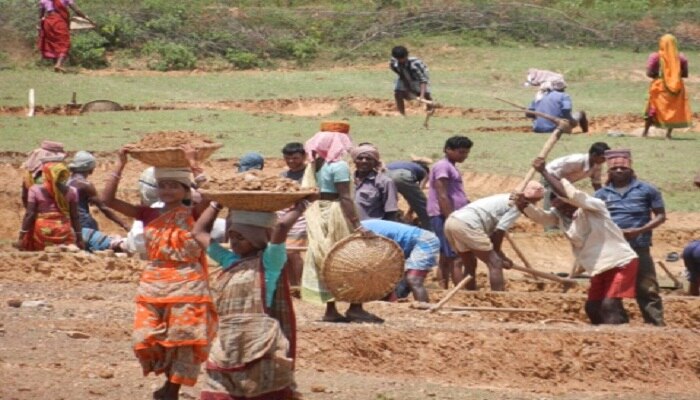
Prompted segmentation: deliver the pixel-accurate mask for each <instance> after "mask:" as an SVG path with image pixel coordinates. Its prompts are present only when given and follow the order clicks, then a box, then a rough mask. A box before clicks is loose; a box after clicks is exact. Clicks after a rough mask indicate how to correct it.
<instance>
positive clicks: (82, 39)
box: [70, 31, 107, 69]
mask: <svg viewBox="0 0 700 400" xmlns="http://www.w3.org/2000/svg"><path fill="white" fill-rule="evenodd" d="M71 39H72V40H71V50H70V60H71V63H72V64H74V65H80V66H82V67H85V68H90V69H98V68H104V67H106V66H107V58H106V56H105V47H104V46H105V45H106V44H107V40H106V39H105V38H103V37H102V36H100V35H99V34H97V33H96V32H93V31H90V32H85V33H79V34H76V35H73V37H72V38H71Z"/></svg>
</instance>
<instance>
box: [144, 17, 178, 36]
mask: <svg viewBox="0 0 700 400" xmlns="http://www.w3.org/2000/svg"><path fill="white" fill-rule="evenodd" d="M181 26H182V19H180V17H178V16H176V15H173V14H164V15H161V16H160V17H158V18H155V19H152V20H150V21H148V22H146V28H148V29H149V30H151V31H153V32H157V33H172V32H176V31H178V30H179V29H180V27H181Z"/></svg>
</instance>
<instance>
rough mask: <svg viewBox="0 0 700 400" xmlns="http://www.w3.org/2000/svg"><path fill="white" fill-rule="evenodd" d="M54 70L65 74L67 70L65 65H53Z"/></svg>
mask: <svg viewBox="0 0 700 400" xmlns="http://www.w3.org/2000/svg"><path fill="white" fill-rule="evenodd" d="M53 72H58V73H61V74H65V73H66V70H65V69H64V68H63V67H53Z"/></svg>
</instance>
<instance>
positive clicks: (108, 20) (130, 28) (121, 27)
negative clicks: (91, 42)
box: [99, 13, 140, 48]
mask: <svg viewBox="0 0 700 400" xmlns="http://www.w3.org/2000/svg"><path fill="white" fill-rule="evenodd" d="M99 29H100V35H102V37H103V38H105V39H106V40H107V46H108V47H111V48H127V47H129V46H130V45H131V44H132V43H134V41H135V40H136V38H137V37H138V35H139V34H140V29H139V27H138V25H137V24H136V22H135V21H134V20H133V19H132V18H131V17H130V16H128V15H124V14H116V13H109V14H107V16H106V17H105V18H104V19H100V21H99Z"/></svg>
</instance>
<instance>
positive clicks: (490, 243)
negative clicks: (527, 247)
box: [445, 181, 544, 291]
mask: <svg viewBox="0 0 700 400" xmlns="http://www.w3.org/2000/svg"><path fill="white" fill-rule="evenodd" d="M543 195H544V187H542V185H541V184H540V183H538V182H534V181H530V182H529V183H528V185H527V186H526V188H525V190H524V191H523V198H524V199H525V201H526V202H528V204H529V203H536V202H538V201H539V200H540V199H541V198H542V196H543ZM509 199H510V194H508V193H504V194H497V195H493V196H489V197H485V198H483V199H479V200H477V201H474V202H472V203H469V204H468V205H466V206H464V207H462V208H460V209H458V210H456V211H454V212H452V214H450V216H449V217H448V218H447V221H446V222H445V237H446V238H447V240H448V242H449V243H450V246H452V248H453V249H454V251H455V252H456V253H457V254H458V255H459V256H460V258H461V259H462V261H463V262H464V267H465V270H466V271H465V272H466V273H468V274H469V275H471V276H473V277H476V262H475V260H474V258H473V256H471V254H470V253H473V254H474V255H475V256H476V257H477V258H478V259H480V260H481V261H483V262H484V263H485V264H486V266H487V267H488V269H489V283H490V285H491V290H494V291H503V290H505V282H504V280H503V268H506V269H508V268H510V267H511V266H512V264H513V262H512V261H511V260H510V259H508V257H506V256H505V255H504V254H503V252H502V251H501V244H502V242H503V236H504V235H505V233H506V231H508V229H510V227H511V226H513V224H514V223H515V221H516V220H517V219H518V217H520V212H521V210H520V209H519V208H518V206H516V205H511V204H509V203H510V200H509ZM522 207H524V205H521V208H522ZM467 289H469V290H476V281H475V280H472V281H471V282H470V283H469V284H468V285H467Z"/></svg>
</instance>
